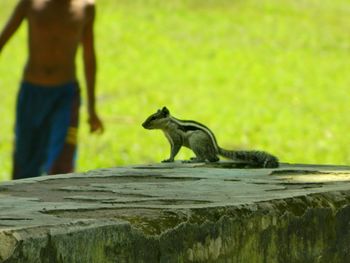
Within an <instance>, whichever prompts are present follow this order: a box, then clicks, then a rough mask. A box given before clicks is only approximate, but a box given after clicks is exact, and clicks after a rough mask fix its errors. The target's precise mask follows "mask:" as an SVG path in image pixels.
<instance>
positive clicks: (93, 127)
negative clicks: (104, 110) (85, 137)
mask: <svg viewBox="0 0 350 263" xmlns="http://www.w3.org/2000/svg"><path fill="white" fill-rule="evenodd" d="M88 122H89V125H90V132H91V133H98V134H102V133H103V131H104V127H103V123H102V121H101V119H100V118H99V117H98V116H97V114H96V113H92V114H90V116H89V120H88Z"/></svg>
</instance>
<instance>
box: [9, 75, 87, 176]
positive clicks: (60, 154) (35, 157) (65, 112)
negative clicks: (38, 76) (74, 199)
mask: <svg viewBox="0 0 350 263" xmlns="http://www.w3.org/2000/svg"><path fill="white" fill-rule="evenodd" d="M79 106H80V89H79V85H78V83H77V82H71V83H67V84H64V85H59V86H52V87H51V86H50V87H44V86H41V85H34V84H31V83H28V82H22V83H21V87H20V90H19V93H18V98H17V108H16V123H15V147H14V156H13V161H14V163H13V179H22V178H28V177H35V176H39V175H41V174H43V173H47V174H59V173H69V172H72V171H73V170H74V162H75V155H76V147H77V145H76V144H77V129H78V122H79Z"/></svg>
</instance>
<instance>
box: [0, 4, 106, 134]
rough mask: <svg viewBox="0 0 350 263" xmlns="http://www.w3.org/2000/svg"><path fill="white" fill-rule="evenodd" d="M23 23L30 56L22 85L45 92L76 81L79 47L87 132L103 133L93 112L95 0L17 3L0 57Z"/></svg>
mask: <svg viewBox="0 0 350 263" xmlns="http://www.w3.org/2000/svg"><path fill="white" fill-rule="evenodd" d="M25 19H26V20H27V22H28V30H29V31H28V51H29V52H28V59H27V62H26V65H25V67H24V71H23V81H28V82H30V83H33V84H38V85H45V86H48V88H49V87H50V86H55V85H60V84H65V83H69V82H74V81H76V80H77V76H76V65H75V58H76V54H77V49H78V46H79V45H80V44H81V45H82V48H83V62H84V72H85V80H86V87H87V97H88V98H87V99H88V116H89V120H88V122H89V125H90V131H91V132H98V133H101V132H103V124H102V121H101V120H100V118H99V116H98V114H97V112H96V109H95V81H96V55H95V48H94V34H93V24H94V19H95V3H94V0H19V2H18V4H17V5H16V7H15V9H14V11H13V13H12V15H11V17H10V18H9V20H8V21H7V23H6V25H5V27H4V28H3V31H2V32H1V34H0V55H1V51H2V49H3V47H4V46H5V44H6V43H7V42H8V40H9V39H10V38H11V37H12V35H13V34H14V33H15V32H16V31H17V29H18V28H19V26H20V25H21V24H22V22H23V21H24V20H25Z"/></svg>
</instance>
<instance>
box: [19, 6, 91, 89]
mask: <svg viewBox="0 0 350 263" xmlns="http://www.w3.org/2000/svg"><path fill="white" fill-rule="evenodd" d="M28 1H29V2H30V4H29V5H28V12H27V20H28V26H29V32H28V33H29V57H28V61H27V64H26V66H25V69H24V76H23V79H24V80H25V81H29V82H32V83H35V84H41V85H57V84H63V83H66V82H70V81H75V80H76V70H75V56H76V52H77V48H78V46H79V43H80V41H81V37H82V34H83V29H84V24H85V21H86V19H87V17H86V16H87V14H86V6H87V3H86V2H87V0H28ZM90 2H91V1H90Z"/></svg>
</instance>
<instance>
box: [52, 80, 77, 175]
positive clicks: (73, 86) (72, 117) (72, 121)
mask: <svg viewBox="0 0 350 263" xmlns="http://www.w3.org/2000/svg"><path fill="white" fill-rule="evenodd" d="M79 106H80V90H79V87H78V84H77V83H70V84H67V87H66V89H65V90H64V91H63V93H62V97H61V99H60V100H59V102H58V104H57V107H56V109H55V112H54V114H53V116H52V118H51V121H52V131H51V134H50V137H49V148H48V158H47V161H46V164H45V170H46V172H47V174H62V173H70V172H73V171H74V167H75V157H76V150H77V131H78V121H79Z"/></svg>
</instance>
